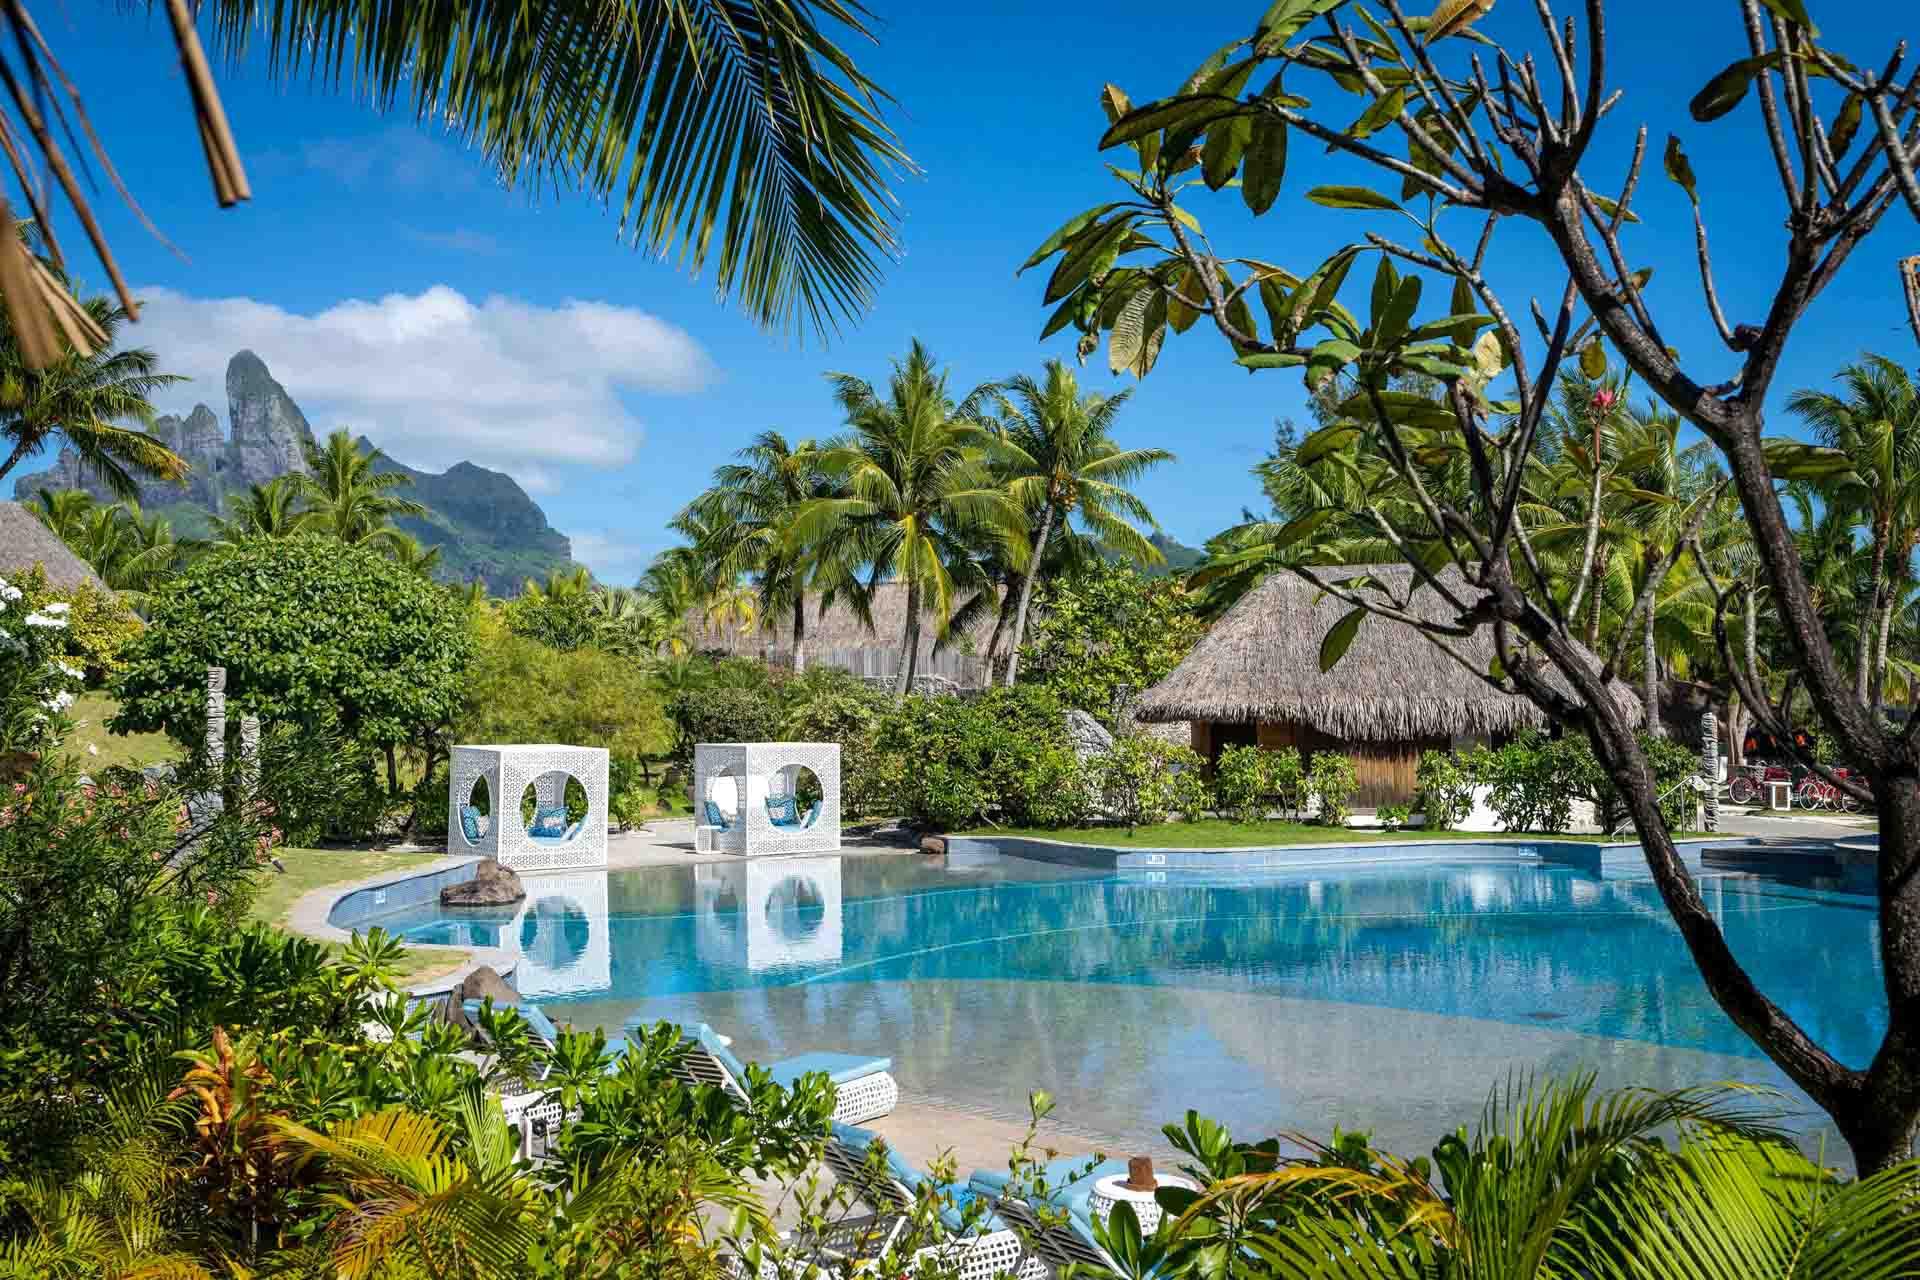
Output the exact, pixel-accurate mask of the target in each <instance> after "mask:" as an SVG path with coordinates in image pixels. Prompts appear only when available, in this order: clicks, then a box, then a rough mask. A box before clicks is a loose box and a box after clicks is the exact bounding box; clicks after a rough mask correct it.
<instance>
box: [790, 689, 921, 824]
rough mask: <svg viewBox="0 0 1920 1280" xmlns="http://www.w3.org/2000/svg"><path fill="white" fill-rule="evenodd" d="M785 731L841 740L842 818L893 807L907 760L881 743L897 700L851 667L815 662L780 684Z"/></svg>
mask: <svg viewBox="0 0 1920 1280" xmlns="http://www.w3.org/2000/svg"><path fill="white" fill-rule="evenodd" d="M780 701H781V707H782V716H783V718H782V720H781V729H780V736H781V738H782V739H783V740H785V741H788V742H835V743H838V744H839V745H840V815H841V818H842V820H843V821H844V820H852V819H855V818H863V817H872V816H876V815H887V814H891V813H892V812H893V807H892V806H893V804H894V797H895V795H897V794H898V792H899V786H900V777H901V775H902V774H903V773H904V771H905V761H903V760H901V759H900V758H899V757H896V756H890V755H888V754H886V753H885V752H882V751H881V750H880V749H879V747H878V742H877V740H878V737H879V732H880V724H881V722H882V720H883V719H884V718H885V717H886V715H887V713H888V711H889V710H890V709H891V707H892V705H893V700H892V699H890V698H889V697H887V695H886V694H885V693H883V692H882V691H880V690H879V689H876V688H874V687H873V686H872V685H870V684H868V683H867V682H866V681H864V680H862V679H860V678H859V677H858V676H855V675H853V674H852V673H850V672H846V671H839V670H836V669H834V668H831V667H814V668H811V669H809V670H807V671H805V672H803V673H802V674H800V675H798V676H795V677H794V678H793V679H791V680H788V681H786V682H785V683H783V684H782V685H781V686H780Z"/></svg>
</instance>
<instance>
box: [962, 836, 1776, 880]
mask: <svg viewBox="0 0 1920 1280" xmlns="http://www.w3.org/2000/svg"><path fill="white" fill-rule="evenodd" d="M1757 840H1758V837H1754V836H1739V835H1728V836H1705V837H1698V838H1692V839H1687V840H1677V841H1675V842H1674V843H1675V846H1676V847H1677V848H1678V849H1679V850H1680V854H1681V857H1682V858H1683V859H1684V860H1685V861H1686V863H1687V865H1688V866H1689V867H1693V868H1698V866H1699V864H1700V851H1701V850H1702V849H1704V848H1706V847H1707V846H1708V845H1729V844H1752V843H1755V842H1756V841H1757ZM947 856H948V857H949V858H955V857H958V858H960V859H963V860H969V861H978V860H981V859H986V858H993V857H1013V858H1025V859H1027V860H1028V861H1030V862H1052V863H1058V864H1061V865H1064V866H1073V867H1085V868H1089V869H1092V870H1100V871H1183V872H1188V871H1258V870H1285V869H1289V868H1295V867H1298V868H1307V867H1323V866H1345V867H1352V866H1368V865H1392V864H1395V863H1409V862H1433V861H1436V860H1443V861H1454V862H1458V861H1461V860H1463V859H1473V858H1485V859H1489V860H1493V861H1514V860H1528V861H1539V862H1560V863H1568V864H1571V865H1574V866H1582V867H1586V868H1588V869H1589V870H1594V871H1599V872H1601V873H1603V874H1605V873H1609V872H1612V873H1616V874H1618V873H1622V872H1631V871H1632V870H1633V869H1636V868H1637V869H1639V870H1640V871H1643V872H1644V871H1645V869H1646V860H1645V856H1644V854H1643V853H1642V851H1641V848H1640V843H1639V841H1637V840H1636V841H1626V842H1622V843H1618V844H1614V843H1607V844H1600V843H1595V842H1593V841H1586V840H1547V839H1541V838H1539V837H1523V838H1515V839H1509V840H1503V839H1501V838H1499V837H1498V836H1492V837H1489V838H1488V839H1486V840H1403V841H1396V842H1394V843H1391V844H1382V843H1379V842H1377V841H1368V842H1366V843H1353V844H1342V843H1326V844H1287V845H1262V846H1258V847H1255V848H1249V849H1223V850H1208V849H1120V848H1116V847H1113V846H1110V845H1089V844H1069V843H1067V842H1066V841H1062V840H1044V839H1039V838H1036V837H1033V836H949V837H947Z"/></svg>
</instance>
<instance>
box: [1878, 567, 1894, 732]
mask: <svg viewBox="0 0 1920 1280" xmlns="http://www.w3.org/2000/svg"><path fill="white" fill-rule="evenodd" d="M1880 594H1881V595H1883V596H1885V597H1886V599H1885V600H1882V601H1881V602H1880V637H1879V640H1878V642H1877V643H1876V644H1875V645H1874V647H1873V718H1874V719H1875V720H1876V721H1878V720H1879V719H1881V717H1882V713H1883V712H1885V711H1886V708H1887V643H1888V640H1889V638H1890V637H1891V636H1892V633H1893V594H1894V593H1893V584H1892V583H1891V582H1889V583H1888V584H1887V585H1886V586H1885V587H1883V588H1882V589H1881V591H1880Z"/></svg>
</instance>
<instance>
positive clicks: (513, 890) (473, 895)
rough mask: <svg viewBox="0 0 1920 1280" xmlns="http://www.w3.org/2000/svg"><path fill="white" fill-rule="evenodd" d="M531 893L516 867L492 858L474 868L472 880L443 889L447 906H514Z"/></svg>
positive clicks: (442, 898)
mask: <svg viewBox="0 0 1920 1280" xmlns="http://www.w3.org/2000/svg"><path fill="white" fill-rule="evenodd" d="M526 896H527V891H526V888H525V887H524V886H523V885H522V884H521V883H520V877H519V876H518V875H516V874H514V870H513V868H512V867H503V866H501V865H500V863H499V861H498V860H497V859H494V858H488V859H486V860H485V861H483V862H481V864H480V865H479V866H478V867H477V868H475V869H474V876H473V879H471V880H463V881H461V882H460V883H459V884H450V885H448V886H446V887H445V888H444V889H442V890H440V905H441V906H443V907H510V906H512V905H513V904H514V903H516V902H518V901H520V900H521V899H522V898H524V897H526ZM488 972H491V970H489V971H488Z"/></svg>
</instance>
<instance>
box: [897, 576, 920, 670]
mask: <svg viewBox="0 0 1920 1280" xmlns="http://www.w3.org/2000/svg"><path fill="white" fill-rule="evenodd" d="M903 643H904V646H905V647H904V650H903V651H902V653H901V654H900V674H899V676H898V677H897V678H896V680H895V682H894V686H893V692H894V694H895V695H896V696H898V697H905V696H906V694H907V691H908V690H909V689H911V688H913V677H914V674H915V670H914V669H915V668H916V667H917V666H918V665H919V659H920V580H919V579H918V578H913V577H909V578H908V579H907V626H906V635H905V638H904V641H903Z"/></svg>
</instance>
